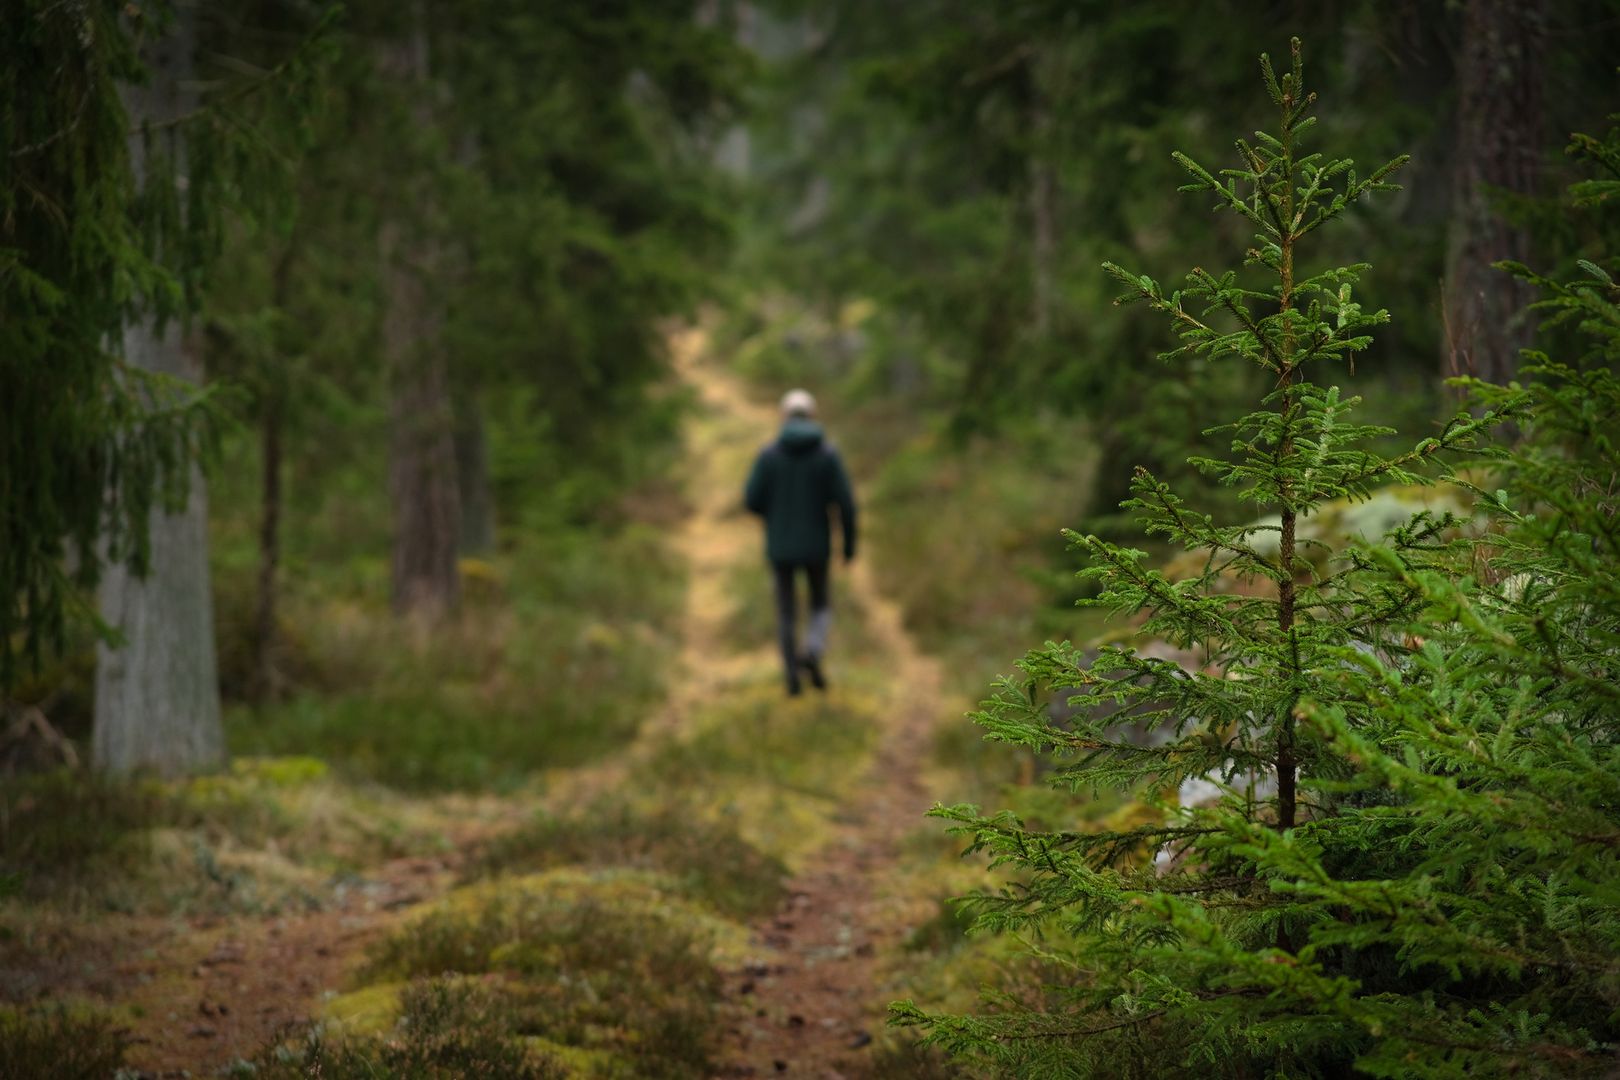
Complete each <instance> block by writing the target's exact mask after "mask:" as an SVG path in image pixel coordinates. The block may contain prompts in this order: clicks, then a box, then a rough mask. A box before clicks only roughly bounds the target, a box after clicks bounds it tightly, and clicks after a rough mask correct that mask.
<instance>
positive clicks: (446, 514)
mask: <svg viewBox="0 0 1620 1080" xmlns="http://www.w3.org/2000/svg"><path fill="white" fill-rule="evenodd" d="M414 21H415V26H414V29H413V31H412V33H411V35H410V37H409V38H408V39H406V40H403V41H400V42H396V43H394V44H392V45H389V46H385V47H384V49H383V51H382V54H381V63H382V69H383V72H384V73H385V74H387V75H389V76H390V77H392V78H394V79H397V80H399V81H400V83H401V84H402V85H403V86H404V87H405V92H406V93H407V94H409V95H411V97H412V98H413V103H412V107H411V110H410V111H411V115H412V119H413V121H414V122H415V123H417V124H419V125H423V126H426V125H428V124H430V123H432V122H433V111H434V110H433V105H432V98H431V93H432V88H431V86H430V85H429V82H428V39H427V28H426V25H425V22H426V12H425V9H424V8H423V6H422V5H420V4H418V5H417V6H416V8H415V15H414ZM433 218H434V214H433V197H432V191H431V181H425V182H424V184H423V190H421V191H418V192H416V193H415V197H414V198H412V199H411V200H410V203H408V204H406V205H403V206H399V207H396V209H395V219H394V220H391V221H389V222H388V223H387V224H385V225H384V226H383V228H382V235H381V247H382V260H383V268H384V273H385V275H386V281H387V287H388V306H387V311H386V313H385V315H384V321H383V352H384V355H385V357H386V359H387V362H388V367H389V372H390V381H391V386H392V391H391V392H392V401H391V403H390V416H389V427H390V432H389V462H388V480H389V493H390V496H391V498H392V501H393V506H394V560H393V569H394V573H393V584H394V608H395V610H396V611H398V612H399V613H400V614H402V615H410V616H415V617H421V618H426V619H428V620H430V621H431V620H435V619H438V618H441V617H443V616H444V615H447V614H448V613H450V612H451V611H453V610H454V609H455V607H456V604H457V601H458V600H459V598H460V592H461V583H460V578H459V575H458V573H457V569H456V554H457V547H458V545H459V543H460V539H461V498H460V492H459V490H458V487H457V482H456V481H457V477H456V451H455V439H454V435H455V427H456V420H455V410H454V408H453V407H452V403H451V398H450V379H449V372H448V370H447V368H448V365H447V359H446V357H445V353H444V343H443V329H444V307H443V300H442V297H441V295H440V292H441V285H442V279H443V276H444V274H443V270H444V259H443V257H442V250H441V245H440V243H439V242H438V241H437V240H436V239H435V238H434V237H433V235H432V230H433V228H434V227H435V223H434V221H433Z"/></svg>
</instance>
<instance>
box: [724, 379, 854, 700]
mask: <svg viewBox="0 0 1620 1080" xmlns="http://www.w3.org/2000/svg"><path fill="white" fill-rule="evenodd" d="M815 416H816V399H815V398H813V397H811V396H810V394H809V392H808V391H805V390H790V391H788V392H787V393H786V394H784V395H783V397H782V430H781V431H780V432H778V433H777V436H776V438H775V439H774V440H772V441H771V442H770V443H769V444H768V445H766V447H765V448H764V449H763V450H761V451H760V452H759V456H758V457H757V458H755V459H754V468H753V471H752V472H750V473H749V476H748V486H747V489H746V491H745V492H744V495H743V501H744V503H745V504H746V505H747V507H748V509H749V510H751V511H752V512H754V513H756V514H758V515H759V516H760V517H761V518H763V519H764V521H765V555H766V557H767V558H768V559H769V560H770V563H771V572H772V574H773V576H774V578H775V582H776V627H777V634H778V636H779V638H780V640H781V645H782V663H783V666H784V667H785V668H786V671H787V692H788V693H789V694H790V695H797V694H798V693H799V692H800V685H801V684H800V679H799V673H800V672H801V671H803V672H804V673H805V674H806V675H808V676H809V677H810V684H811V685H812V686H814V687H815V688H816V689H818V690H825V689H826V688H827V678H826V675H825V673H824V672H823V670H822V657H823V656H824V655H825V653H826V651H827V633H828V631H829V630H830V629H831V628H832V605H831V603H830V601H829V597H828V589H827V563H828V560H829V559H830V557H831V555H832V535H831V534H832V528H831V524H830V522H829V521H828V512H829V510H830V509H831V508H832V507H834V506H836V507H837V508H838V524H839V529H840V531H841V532H842V533H843V539H844V561H845V562H849V561H850V560H851V559H853V558H854V557H855V495H854V492H853V491H851V489H850V484H849V474H848V473H846V472H845V471H844V463H843V462H842V461H841V460H840V459H839V457H838V451H837V450H835V449H833V447H832V444H831V443H829V442H828V441H827V439H826V436H825V434H824V433H823V432H822V430H821V425H820V424H818V423H816V419H815ZM801 572H802V573H803V574H804V576H805V577H806V578H807V579H808V580H809V586H810V626H809V630H808V631H807V633H806V634H805V642H804V651H803V652H802V653H801V652H800V651H799V649H798V646H797V643H796V640H795V638H796V627H795V623H796V622H797V619H798V597H797V591H798V590H797V580H798V576H799V574H800V573H801Z"/></svg>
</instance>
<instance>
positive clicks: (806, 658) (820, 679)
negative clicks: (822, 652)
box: [799, 653, 827, 690]
mask: <svg viewBox="0 0 1620 1080" xmlns="http://www.w3.org/2000/svg"><path fill="white" fill-rule="evenodd" d="M799 666H800V667H802V668H804V670H805V671H806V672H807V673H808V674H809V676H810V685H811V686H813V687H815V688H816V689H817V690H825V689H827V677H826V676H825V675H823V674H822V673H821V657H819V656H817V655H816V654H815V653H806V654H805V655H803V656H801V657H799Z"/></svg>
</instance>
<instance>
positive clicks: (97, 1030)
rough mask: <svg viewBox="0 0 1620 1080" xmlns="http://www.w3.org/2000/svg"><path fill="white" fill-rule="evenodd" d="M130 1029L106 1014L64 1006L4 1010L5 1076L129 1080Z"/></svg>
mask: <svg viewBox="0 0 1620 1080" xmlns="http://www.w3.org/2000/svg"><path fill="white" fill-rule="evenodd" d="M131 1045H132V1042H131V1035H130V1032H129V1030H128V1029H127V1028H125V1027H123V1026H121V1025H120V1024H119V1023H118V1022H117V1021H116V1020H114V1019H113V1018H112V1017H109V1016H107V1015H106V1014H104V1013H100V1012H95V1011H93V1010H85V1009H68V1008H65V1007H62V1006H50V1007H45V1008H20V1009H19V1008H11V1007H7V1006H0V1076H4V1077H9V1078H14V1080H29V1078H32V1077H39V1078H40V1080H44V1078H46V1077H49V1078H51V1080H107V1078H108V1077H111V1076H115V1075H123V1073H122V1069H123V1066H124V1058H125V1055H126V1054H127V1053H128V1052H129V1048H130V1046H131Z"/></svg>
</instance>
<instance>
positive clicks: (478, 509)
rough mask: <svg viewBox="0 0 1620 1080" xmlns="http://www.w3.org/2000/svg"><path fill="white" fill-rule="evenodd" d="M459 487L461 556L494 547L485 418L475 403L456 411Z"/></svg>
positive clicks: (464, 402)
mask: <svg viewBox="0 0 1620 1080" xmlns="http://www.w3.org/2000/svg"><path fill="white" fill-rule="evenodd" d="M455 446H456V487H457V491H458V494H459V495H460V496H461V554H463V555H481V554H484V553H485V552H488V551H491V550H493V549H494V547H495V499H494V496H493V495H492V494H491V493H490V489H489V445H488V443H487V441H486V440H485V438H484V416H483V413H482V412H481V411H480V410H479V408H478V402H477V401H475V400H470V395H469V400H466V401H463V402H462V403H461V404H460V406H459V407H458V408H457V409H456V433H455Z"/></svg>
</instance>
